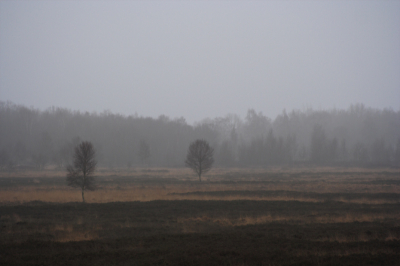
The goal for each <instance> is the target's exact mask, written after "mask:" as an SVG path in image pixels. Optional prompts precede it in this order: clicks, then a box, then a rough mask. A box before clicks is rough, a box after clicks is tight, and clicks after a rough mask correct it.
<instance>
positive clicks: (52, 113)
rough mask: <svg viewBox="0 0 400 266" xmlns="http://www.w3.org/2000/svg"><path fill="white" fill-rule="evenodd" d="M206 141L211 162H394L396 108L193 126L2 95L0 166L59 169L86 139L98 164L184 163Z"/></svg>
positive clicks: (399, 158)
mask: <svg viewBox="0 0 400 266" xmlns="http://www.w3.org/2000/svg"><path fill="white" fill-rule="evenodd" d="M197 139H203V140H205V141H207V142H208V143H209V144H210V146H211V147H212V148H213V151H214V159H215V163H214V165H215V166H219V167H266V166H273V165H283V164H284V165H292V164H314V165H351V164H356V165H372V166H373V165H377V166H378V165H386V166H388V165H390V166H399V162H400V111H397V112H396V111H393V110H390V109H384V110H378V109H372V108H367V107H365V106H364V105H362V104H357V105H352V106H350V107H349V108H348V109H346V110H337V109H333V110H312V109H305V110H293V111H291V112H289V113H287V112H286V111H283V112H282V113H281V114H280V115H278V116H277V117H276V118H275V119H273V120H272V119H271V118H269V117H267V116H265V115H264V114H262V113H259V112H258V113H257V112H256V111H254V110H252V109H250V110H248V112H247V115H246V117H245V118H244V119H242V118H240V117H239V116H238V115H235V114H230V115H227V116H225V117H217V118H207V119H204V120H202V121H200V122H197V123H196V124H194V125H189V124H188V123H186V121H185V119H184V118H183V117H181V118H175V119H171V118H169V117H167V116H164V115H161V116H160V117H158V118H150V117H142V116H138V115H131V116H124V115H120V114H114V113H111V112H109V111H104V112H102V113H88V112H79V111H71V110H68V109H63V108H56V107H52V108H49V109H47V110H45V111H40V110H38V109H35V108H28V107H26V106H21V105H16V104H13V103H11V102H0V168H2V169H21V168H36V169H43V168H45V167H47V166H49V165H53V166H56V167H59V168H60V169H61V168H65V167H66V166H67V165H68V164H69V163H71V162H70V161H71V158H72V155H73V152H74V148H75V147H76V146H77V145H78V144H79V143H81V141H82V140H87V141H90V142H91V143H93V145H94V146H95V147H96V155H97V161H98V165H99V166H101V167H109V168H113V167H138V166H141V167H157V166H160V167H183V166H185V158H186V155H187V151H188V147H189V145H190V143H192V142H193V141H195V140H197Z"/></svg>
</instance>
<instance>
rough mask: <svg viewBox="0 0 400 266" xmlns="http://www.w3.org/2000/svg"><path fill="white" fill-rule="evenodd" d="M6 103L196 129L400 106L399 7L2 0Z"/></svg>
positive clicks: (0, 71)
mask: <svg viewBox="0 0 400 266" xmlns="http://www.w3.org/2000/svg"><path fill="white" fill-rule="evenodd" d="M0 100H2V101H7V100H9V101H12V102H14V103H17V104H23V105H27V106H33V107H35V108H40V109H45V108H47V107H50V106H57V107H65V108H69V109H72V110H82V111H89V112H92V111H97V112H102V111H104V110H110V111H112V112H114V113H121V114H125V115H129V114H134V113H137V114H139V115H143V116H152V117H158V116H159V115H161V114H164V115H167V116H170V117H171V118H175V117H180V116H183V117H185V118H186V119H187V121H188V122H190V123H192V122H194V121H198V120H201V119H203V118H206V117H212V118H213V117H216V116H224V115H226V114H228V113H236V114H239V115H241V116H242V117H243V116H244V115H245V113H246V112H247V110H248V109H249V108H254V109H255V110H256V111H261V112H263V113H264V114H265V115H267V116H269V117H271V118H275V116H276V115H277V114H279V113H281V112H282V110H283V109H284V108H286V110H288V111H290V110H292V109H303V108H305V107H313V108H314V109H319V108H321V109H330V108H334V107H336V108H347V107H349V105H350V104H353V103H364V104H365V105H366V106H369V107H374V108H393V109H394V110H399V109H400V1H254V2H249V1H233V2H228V1H199V2H196V1H177V2H164V1H162V2H161V1H160V2H158V1H0Z"/></svg>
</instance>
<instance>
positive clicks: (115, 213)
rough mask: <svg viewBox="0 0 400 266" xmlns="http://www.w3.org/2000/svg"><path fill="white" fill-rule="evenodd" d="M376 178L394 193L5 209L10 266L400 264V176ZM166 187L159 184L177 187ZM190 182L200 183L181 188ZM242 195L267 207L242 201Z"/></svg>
mask: <svg viewBox="0 0 400 266" xmlns="http://www.w3.org/2000/svg"><path fill="white" fill-rule="evenodd" d="M375 175H377V178H372V179H370V180H363V181H362V182H361V183H362V185H371V186H372V185H374V184H375V185H376V183H377V182H378V181H379V182H380V183H379V182H378V183H379V186H390V191H391V192H390V193H389V192H388V193H384V192H379V193H374V192H373V191H368V192H359V193H353V192H351V193H349V192H345V191H337V192H326V193H324V192H315V191H308V192H307V191H304V189H302V191H289V190H273V191H272V190H266V189H258V190H247V189H245V190H240V189H236V190H213V191H201V190H199V191H191V192H182V193H180V192H174V197H176V196H182V197H187V196H190V195H195V196H204V195H206V196H207V197H219V198H224V197H228V198H230V199H233V200H154V201H146V202H140V201H133V202H109V203H86V204H83V203H78V202H69V203H54V202H42V201H31V202H25V203H12V202H8V203H3V204H0V265H400V194H399V193H397V192H396V191H397V187H396V186H399V182H398V181H399V180H400V177H399V176H396V175H393V173H389V174H388V175H385V173H384V172H382V173H380V174H376V173H375ZM323 176H324V175H320V177H321V178H322V177H323ZM385 177H386V178H385ZM124 178H125V179H126V177H124ZM115 179H118V177H115ZM125 179H124V180H125ZM165 180H166V181H165ZM165 180H163V179H159V180H158V181H157V182H155V183H156V185H157V186H160V183H161V185H162V184H163V182H164V181H165V182H167V184H170V185H171V182H172V183H173V181H171V179H165ZM315 180H318V177H315V178H314V177H313V178H311V179H309V182H310V183H312V182H315ZM357 180H359V179H355V180H354V181H357ZM388 180H389V181H388ZM390 180H391V181H390ZM28 181H29V182H30V180H27V181H26V182H28ZM303 181H304V180H303ZM303 181H302V182H303ZM4 182H6V181H4ZM21 182H22V181H21V180H20V181H19V183H21ZM24 182H25V181H24ZM141 182H143V181H141ZM185 182H194V181H182V180H180V181H179V182H178V181H177V184H179V186H182V183H185ZM218 182H219V183H218V184H219V185H220V184H221V182H222V181H221V180H220V181H218ZM229 182H236V181H229ZM237 182H244V180H243V179H241V180H238V181H237ZM247 182H248V183H249V182H250V181H247ZM254 182H256V181H254ZM257 182H262V181H257ZM265 182H267V181H265ZM304 182H307V181H304ZM349 182H350V181H349ZM357 182H358V183H360V182H359V181H357ZM385 182H386V183H387V182H392V183H391V184H389V185H388V184H386V183H385ZM306 185H307V184H306ZM206 186H207V187H208V188H209V187H212V186H213V184H212V183H208V184H207V185H206ZM304 187H307V186H304V184H303V188H304ZM393 191H394V192H393ZM0 193H1V191H0ZM242 196H246V197H255V198H257V199H256V200H235V197H239V198H240V197H242ZM274 197H278V198H281V199H282V200H273V199H274ZM263 198H268V200H263ZM292 198H298V199H299V200H291V199H292Z"/></svg>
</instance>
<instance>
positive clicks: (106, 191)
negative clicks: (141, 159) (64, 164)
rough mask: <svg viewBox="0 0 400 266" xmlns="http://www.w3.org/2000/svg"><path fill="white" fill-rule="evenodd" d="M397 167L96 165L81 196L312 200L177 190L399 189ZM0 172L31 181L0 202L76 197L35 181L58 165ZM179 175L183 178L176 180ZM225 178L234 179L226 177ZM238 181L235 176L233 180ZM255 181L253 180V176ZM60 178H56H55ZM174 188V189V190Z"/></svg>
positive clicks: (4, 193) (60, 174)
mask: <svg viewBox="0 0 400 266" xmlns="http://www.w3.org/2000/svg"><path fill="white" fill-rule="evenodd" d="M396 174H398V175H397V176H398V177H397V178H399V177H400V171H399V170H396V169H359V168H351V169H347V168H346V169H341V168H328V167H326V168H296V169H290V168H270V169H213V170H212V171H211V172H210V174H209V175H207V176H205V177H204V180H205V182H203V183H201V184H200V183H199V182H198V181H197V177H195V176H194V175H193V173H192V172H191V171H190V170H189V169H185V168H174V169H165V168H152V169H140V168H139V169H132V170H127V169H116V170H107V169H99V171H98V172H97V176H98V177H99V178H102V179H103V180H108V181H109V183H110V185H105V186H103V187H101V188H100V189H98V190H97V191H93V192H91V191H86V192H85V198H86V200H87V202H90V203H106V202H117V201H152V200H270V201H274V200H279V201H291V200H297V201H305V202H318V201H319V200H318V199H315V198H307V197H290V196H279V197H276V196H275V197H253V196H245V195H235V196H214V195H213V196H211V195H204V194H203V195H178V194H184V193H190V192H213V191H239V190H247V191H252V190H268V191H278V190H285V191H298V192H317V193H400V186H399V185H396V184H390V185H387V184H385V183H384V182H382V183H379V182H373V181H377V180H378V181H385V180H393V179H394V178H395V177H394V176H396ZM0 177H2V178H12V179H14V180H15V181H16V182H18V178H20V177H25V178H26V177H29V178H32V179H33V182H32V183H33V184H34V185H32V184H20V185H19V186H18V187H9V188H1V187H0V203H3V204H4V203H22V202H29V201H44V202H58V203H63V202H79V201H81V195H80V191H79V189H73V188H70V187H67V186H66V185H58V186H48V185H47V186H46V185H40V178H42V179H43V178H49V179H51V178H57V179H60V178H64V177H65V172H64V171H56V170H54V169H53V170H51V169H50V170H46V171H26V172H11V173H7V172H1V173H0ZM120 177H125V178H127V177H131V179H129V178H128V179H126V180H132V182H130V181H127V182H128V183H126V184H123V185H118V186H117V185H113V183H112V181H114V180H117V179H118V178H120ZM155 177H156V178H158V180H160V182H159V183H144V184H138V183H135V182H134V180H135V178H142V179H143V178H149V179H151V178H155ZM164 178H165V179H169V180H170V179H171V178H175V179H176V180H181V182H180V183H165V184H162V181H161V180H162V179H164ZM182 181H183V182H182ZM226 181H234V182H229V183H227V182H226ZM238 181H240V182H238ZM254 181H257V182H254ZM61 183H62V182H61ZM174 193H175V194H174ZM335 200H337V201H341V202H349V203H359V204H382V203H397V202H398V201H397V202H396V201H395V202H393V201H388V200H381V199H369V198H361V199H351V200H349V199H345V198H338V199H335Z"/></svg>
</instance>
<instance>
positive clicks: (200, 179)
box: [199, 174, 201, 182]
mask: <svg viewBox="0 0 400 266" xmlns="http://www.w3.org/2000/svg"><path fill="white" fill-rule="evenodd" d="M199 181H200V182H201V174H199Z"/></svg>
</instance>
